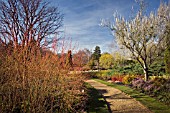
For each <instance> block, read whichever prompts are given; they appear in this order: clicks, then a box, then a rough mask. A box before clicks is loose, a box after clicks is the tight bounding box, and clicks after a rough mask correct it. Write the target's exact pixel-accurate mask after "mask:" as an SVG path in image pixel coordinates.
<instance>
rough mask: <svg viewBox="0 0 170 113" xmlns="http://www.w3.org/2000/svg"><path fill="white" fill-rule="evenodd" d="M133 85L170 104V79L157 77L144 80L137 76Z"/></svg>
mask: <svg viewBox="0 0 170 113" xmlns="http://www.w3.org/2000/svg"><path fill="white" fill-rule="evenodd" d="M132 87H133V88H135V89H137V90H138V91H140V92H143V93H145V94H147V95H149V96H152V97H154V98H156V99H157V100H159V101H161V102H163V103H165V104H167V105H170V79H166V78H163V77H161V78H160V77H156V78H154V79H151V80H149V81H144V80H143V79H141V78H136V79H134V80H133V81H132Z"/></svg>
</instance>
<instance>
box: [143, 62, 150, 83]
mask: <svg viewBox="0 0 170 113" xmlns="http://www.w3.org/2000/svg"><path fill="white" fill-rule="evenodd" d="M143 71H144V75H145V81H148V80H149V73H148V67H147V65H146V63H144V68H143Z"/></svg>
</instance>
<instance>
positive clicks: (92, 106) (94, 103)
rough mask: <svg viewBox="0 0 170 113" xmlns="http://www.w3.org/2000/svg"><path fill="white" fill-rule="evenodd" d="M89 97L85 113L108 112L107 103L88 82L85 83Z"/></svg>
mask: <svg viewBox="0 0 170 113" xmlns="http://www.w3.org/2000/svg"><path fill="white" fill-rule="evenodd" d="M85 85H86V88H87V91H88V95H89V99H88V103H87V113H109V111H108V108H107V103H106V101H105V100H104V99H103V97H102V95H101V94H100V93H99V92H98V91H97V90H96V89H95V88H93V87H92V86H91V85H90V84H88V83H85Z"/></svg>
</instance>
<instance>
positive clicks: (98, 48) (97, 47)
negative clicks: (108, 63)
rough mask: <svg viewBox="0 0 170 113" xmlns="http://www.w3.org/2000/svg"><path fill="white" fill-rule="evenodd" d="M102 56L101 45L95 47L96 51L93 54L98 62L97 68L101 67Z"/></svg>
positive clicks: (93, 57)
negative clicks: (100, 59)
mask: <svg viewBox="0 0 170 113" xmlns="http://www.w3.org/2000/svg"><path fill="white" fill-rule="evenodd" d="M100 57H101V50H100V47H99V46H96V47H95V50H94V53H93V54H92V59H93V60H94V62H96V65H97V68H98V69H99V58H100Z"/></svg>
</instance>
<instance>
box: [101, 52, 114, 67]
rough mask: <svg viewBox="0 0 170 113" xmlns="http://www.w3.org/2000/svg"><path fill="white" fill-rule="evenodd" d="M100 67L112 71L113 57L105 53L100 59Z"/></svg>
mask: <svg viewBox="0 0 170 113" xmlns="http://www.w3.org/2000/svg"><path fill="white" fill-rule="evenodd" d="M99 62H100V66H101V67H102V68H105V69H111V68H112V67H113V64H114V59H113V56H112V55H111V54H109V53H104V54H102V55H101V57H100V59H99Z"/></svg>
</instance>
